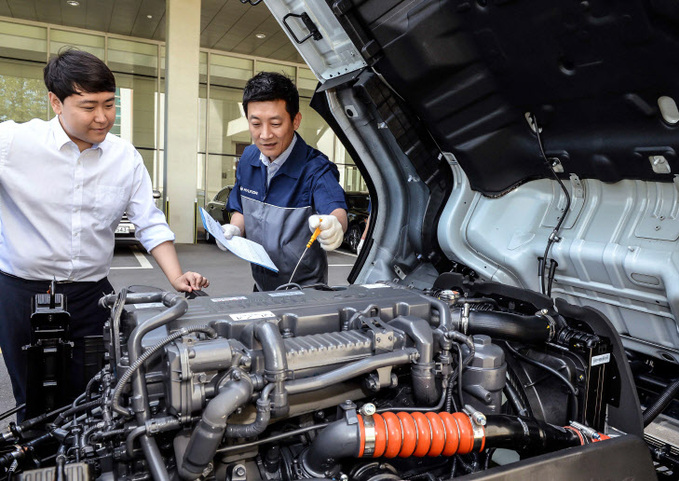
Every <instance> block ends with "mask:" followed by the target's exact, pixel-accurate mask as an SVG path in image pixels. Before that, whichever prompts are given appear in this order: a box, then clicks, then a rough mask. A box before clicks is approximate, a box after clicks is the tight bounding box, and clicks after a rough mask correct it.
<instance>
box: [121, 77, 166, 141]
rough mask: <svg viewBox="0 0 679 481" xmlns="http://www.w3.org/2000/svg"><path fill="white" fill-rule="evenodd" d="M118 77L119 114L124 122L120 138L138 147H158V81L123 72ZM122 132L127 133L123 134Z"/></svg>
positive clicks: (122, 122)
mask: <svg viewBox="0 0 679 481" xmlns="http://www.w3.org/2000/svg"><path fill="white" fill-rule="evenodd" d="M115 77H116V84H117V86H118V88H119V90H120V107H119V108H118V112H117V113H118V115H119V116H120V120H121V124H120V125H121V137H123V138H124V139H126V140H129V141H130V142H132V143H133V144H134V146H135V147H137V148H150V149H154V148H156V147H157V144H156V132H157V130H156V126H157V125H158V121H157V120H156V114H157V112H156V90H157V85H158V84H157V80H156V79H155V78H148V77H142V76H138V75H129V74H122V73H116V74H115ZM123 132H126V134H125V135H122V133H123Z"/></svg>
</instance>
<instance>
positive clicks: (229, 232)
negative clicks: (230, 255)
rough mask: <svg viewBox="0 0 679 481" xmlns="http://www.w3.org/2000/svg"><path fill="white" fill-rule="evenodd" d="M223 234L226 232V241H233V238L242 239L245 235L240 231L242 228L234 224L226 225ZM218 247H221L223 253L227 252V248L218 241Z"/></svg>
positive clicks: (223, 227)
mask: <svg viewBox="0 0 679 481" xmlns="http://www.w3.org/2000/svg"><path fill="white" fill-rule="evenodd" d="M222 232H224V237H226V240H229V239H231V238H232V237H233V236H239V237H240V236H242V235H243V233H242V232H241V231H240V227H238V226H237V225H233V224H224V225H223V226H222ZM217 247H219V248H220V249H221V250H223V251H226V247H224V246H223V245H222V243H221V242H219V241H217Z"/></svg>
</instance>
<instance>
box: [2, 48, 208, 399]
mask: <svg viewBox="0 0 679 481" xmlns="http://www.w3.org/2000/svg"><path fill="white" fill-rule="evenodd" d="M44 74H45V75H44V76H45V85H46V86H47V90H48V91H49V93H48V95H49V102H50V105H51V107H52V109H53V110H54V112H55V114H56V117H55V118H53V119H52V120H51V121H48V122H46V121H43V120H39V119H33V120H31V121H29V122H26V123H24V124H16V123H14V122H13V121H7V122H3V123H0V271H1V272H0V292H2V294H1V295H0V348H2V354H3V357H4V359H5V363H6V365H7V368H8V371H9V373H10V377H11V380H12V388H13V390H14V397H15V399H16V401H17V405H19V404H21V403H23V402H24V401H25V395H26V362H25V359H24V355H23V353H22V346H24V345H27V344H30V339H31V337H30V331H31V327H30V321H29V319H30V314H31V300H32V299H33V297H34V296H35V294H36V293H45V292H47V290H48V288H49V284H50V281H51V280H52V279H56V280H57V282H58V285H57V289H56V291H57V292H58V293H62V294H64V295H66V298H67V302H68V312H69V313H70V315H71V324H70V334H71V336H70V337H71V340H72V341H74V344H75V347H74V355H73V363H72V364H73V366H74V367H73V370H72V371H71V379H72V381H73V391H74V393H78V392H82V388H83V387H84V383H85V382H86V379H84V376H83V373H84V370H83V362H84V356H83V353H82V352H81V351H82V341H83V338H84V337H85V336H89V335H100V334H102V332H103V324H104V322H105V320H106V319H107V317H108V313H107V311H106V310H104V309H103V308H101V307H99V306H98V305H97V303H98V300H99V299H100V298H101V297H102V295H103V294H104V293H110V292H112V291H113V288H112V287H111V284H110V283H109V282H108V280H107V277H106V276H107V275H108V272H109V269H110V266H111V260H112V258H113V250H114V245H115V238H114V231H115V228H116V226H117V225H118V222H119V221H120V219H121V217H122V214H123V212H125V211H126V212H127V215H128V217H129V218H130V220H131V221H132V223H134V224H135V226H136V234H135V235H136V237H137V238H138V239H139V240H140V241H141V243H142V245H143V246H144V247H145V248H146V249H147V250H148V251H149V252H150V253H151V255H152V256H153V257H154V259H155V260H156V262H157V263H158V265H159V266H160V268H161V269H162V271H163V273H164V274H165V275H166V277H167V278H168V280H169V281H170V284H171V285H172V286H173V287H174V288H175V289H176V290H178V291H183V292H191V291H193V290H201V289H202V288H203V287H207V286H208V285H209V282H208V280H207V279H206V278H204V277H203V276H201V275H200V274H198V273H196V272H185V273H184V272H182V269H181V267H180V265H179V260H178V259H177V253H176V251H175V248H174V244H173V241H174V238H175V237H174V234H173V233H172V231H171V230H170V228H169V226H168V225H167V222H166V220H165V216H164V215H163V213H162V212H161V211H160V210H159V209H158V208H157V207H156V205H155V202H154V200H153V194H152V187H151V180H150V177H149V175H148V172H147V171H146V168H145V166H144V163H143V161H142V158H141V155H140V154H139V152H137V151H136V149H135V148H134V147H133V146H132V145H131V144H130V143H129V142H127V141H124V140H122V139H120V138H118V137H116V136H114V135H112V134H109V131H110V130H111V127H113V123H114V121H115V115H116V107H115V90H116V86H115V79H114V77H113V73H112V72H111V71H110V70H109V68H108V67H107V66H106V65H105V64H104V63H103V62H102V61H101V60H99V59H98V58H97V57H95V56H94V55H91V54H89V53H87V52H83V51H79V50H67V51H65V52H63V53H61V54H60V55H59V56H57V57H54V58H52V59H51V60H50V61H49V63H48V64H47V66H46V67H45V71H44Z"/></svg>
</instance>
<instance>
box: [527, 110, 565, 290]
mask: <svg viewBox="0 0 679 481" xmlns="http://www.w3.org/2000/svg"><path fill="white" fill-rule="evenodd" d="M530 118H531V122H532V123H533V127H534V128H535V137H536V138H537V141H538V147H540V154H541V155H542V159H543V160H544V161H545V164H546V165H547V168H548V169H549V171H550V172H551V173H552V175H553V176H554V178H555V179H556V181H557V182H558V183H559V186H560V187H561V190H563V193H564V194H565V196H566V209H565V210H564V213H563V215H562V216H560V217H559V220H558V221H557V223H556V226H555V227H554V229H553V230H552V233H551V234H550V235H549V238H548V239H547V247H546V248H545V253H544V255H543V256H542V260H541V261H540V264H539V267H540V274H539V275H540V289H541V292H542V294H545V295H547V296H549V297H551V294H552V293H551V290H552V282H553V280H554V273H555V271H556V266H557V265H558V264H556V261H554V260H552V261H551V262H552V263H551V264H550V267H549V270H550V274H549V275H550V278H549V281H548V284H545V270H546V269H547V259H548V258H549V251H550V250H551V248H552V244H554V242H556V241H557V239H558V238H559V231H560V230H561V225H562V224H563V222H564V220H566V216H567V215H568V212H570V209H571V195H570V194H569V193H568V189H566V186H565V185H564V183H563V182H562V181H561V179H560V178H559V176H558V175H556V171H555V170H554V167H553V166H552V164H551V162H550V161H549V159H548V158H547V155H546V154H545V149H544V146H543V145H542V137H541V136H540V126H539V125H538V119H537V117H535V114H533V113H531V114H530ZM552 266H553V267H552Z"/></svg>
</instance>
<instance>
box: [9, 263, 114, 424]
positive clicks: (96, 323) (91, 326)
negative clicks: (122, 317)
mask: <svg viewBox="0 0 679 481" xmlns="http://www.w3.org/2000/svg"><path fill="white" fill-rule="evenodd" d="M49 287H50V282H49V281H29V280H25V279H20V278H18V277H14V276H10V275H8V274H5V273H2V272H0V348H1V349H2V356H3V358H4V359H5V364H6V366H7V371H8V372H9V376H10V379H11V381H12V390H13V392H14V399H15V401H16V403H17V406H18V405H20V404H23V403H24V402H26V381H27V362H26V355H25V351H24V350H23V349H22V347H23V346H26V345H28V344H30V343H31V322H30V319H31V300H32V299H33V298H34V297H35V295H36V294H40V293H46V292H47V291H48V290H49ZM56 292H57V293H61V294H63V295H65V296H66V303H67V304H66V309H67V311H68V312H69V314H70V315H71V323H70V340H71V341H73V343H74V347H73V358H72V359H71V361H70V369H69V371H70V372H69V377H70V381H71V385H70V386H68V387H67V389H68V392H69V393H70V394H71V396H70V397H73V395H72V394H75V395H77V394H78V393H81V392H83V391H84V390H85V387H86V385H87V381H88V380H87V379H85V375H84V373H85V370H84V367H85V349H84V341H83V340H84V338H85V337H86V336H92V335H101V334H102V333H103V326H104V323H105V322H106V320H107V319H108V316H109V311H108V309H104V308H102V307H99V305H98V301H99V299H100V298H101V297H102V296H103V295H105V294H110V293H112V292H113V287H112V286H111V284H110V283H109V281H108V279H107V278H104V279H102V280H100V281H98V282H73V283H64V284H57V286H56ZM22 417H23V416H22V413H18V418H19V419H21V418H22Z"/></svg>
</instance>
